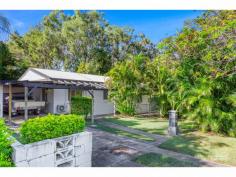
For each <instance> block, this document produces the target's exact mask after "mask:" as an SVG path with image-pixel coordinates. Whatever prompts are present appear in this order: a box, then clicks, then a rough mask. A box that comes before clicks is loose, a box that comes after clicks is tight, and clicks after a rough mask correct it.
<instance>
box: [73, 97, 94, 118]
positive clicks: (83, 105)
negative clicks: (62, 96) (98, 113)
mask: <svg viewBox="0 0 236 177" xmlns="http://www.w3.org/2000/svg"><path fill="white" fill-rule="evenodd" d="M71 113H72V114H77V115H85V116H86V117H87V116H88V114H91V113H92V99H91V98H89V97H82V96H73V97H72V98H71Z"/></svg>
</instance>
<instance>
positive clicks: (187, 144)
mask: <svg viewBox="0 0 236 177" xmlns="http://www.w3.org/2000/svg"><path fill="white" fill-rule="evenodd" d="M204 141H206V137H204V136H201V135H195V134H188V135H183V136H175V137H172V138H170V139H169V140H167V141H166V142H164V143H162V144H161V145H160V146H159V147H160V148H164V149H168V150H172V151H175V152H179V153H184V154H189V155H191V156H194V157H199V156H201V157H207V156H208V155H209V153H210V151H209V150H208V149H207V148H206V147H205V146H204V143H203V142H204Z"/></svg>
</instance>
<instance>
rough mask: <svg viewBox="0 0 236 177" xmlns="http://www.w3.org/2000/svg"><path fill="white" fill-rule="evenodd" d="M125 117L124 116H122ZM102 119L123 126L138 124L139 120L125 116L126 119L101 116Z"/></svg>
mask: <svg viewBox="0 0 236 177" xmlns="http://www.w3.org/2000/svg"><path fill="white" fill-rule="evenodd" d="M123 119H125V118H123ZM102 120H104V121H109V122H112V123H115V124H119V125H124V126H136V125H140V123H139V122H137V121H135V119H134V120H132V119H131V118H127V119H126V120H120V119H119V118H103V119H102Z"/></svg>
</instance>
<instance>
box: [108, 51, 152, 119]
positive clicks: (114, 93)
mask: <svg viewBox="0 0 236 177" xmlns="http://www.w3.org/2000/svg"><path fill="white" fill-rule="evenodd" d="M148 62H150V59H149V58H147V57H144V56H141V55H140V56H135V57H133V58H131V59H130V60H126V61H124V62H121V63H119V64H117V65H115V67H114V68H112V70H111V71H110V72H109V76H110V77H111V79H110V80H108V81H107V85H108V87H109V88H110V92H109V97H110V98H111V99H112V100H113V101H115V103H116V109H117V110H118V111H119V112H120V113H124V114H129V115H133V114H135V106H136V103H137V102H138V101H139V98H140V97H141V96H142V94H143V93H144V92H145V86H144V72H145V70H146V69H147V68H146V66H147V63H148Z"/></svg>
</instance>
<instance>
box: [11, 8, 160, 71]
mask: <svg viewBox="0 0 236 177" xmlns="http://www.w3.org/2000/svg"><path fill="white" fill-rule="evenodd" d="M9 44H10V45H9V47H10V49H12V48H14V55H18V56H19V54H17V52H20V55H22V54H23V57H24V58H25V59H26V60H28V61H29V63H30V65H31V66H35V67H42V68H56V69H64V70H68V71H78V72H86V73H97V74H105V73H107V72H108V71H109V70H110V69H111V68H112V66H114V64H115V63H116V62H118V61H122V60H125V59H127V58H129V57H128V56H129V55H137V54H143V55H145V56H150V57H154V56H155V55H156V53H157V50H156V48H155V46H154V44H152V43H151V41H150V40H148V39H147V38H146V37H145V36H144V35H137V34H135V32H134V30H133V29H130V28H120V27H115V26H111V25H110V24H109V23H108V22H107V21H106V20H105V19H104V17H103V15H102V14H101V13H99V12H96V11H87V12H80V11H75V13H74V15H72V16H70V15H65V14H64V12H63V11H52V12H51V13H50V14H49V15H48V16H46V17H45V18H44V19H43V21H42V22H41V23H40V24H39V25H38V26H36V27H35V28H33V29H31V30H30V31H29V32H27V33H26V34H25V35H24V36H22V37H21V36H17V35H16V36H15V37H14V38H12V41H11V42H10V43H9ZM16 46H18V48H20V49H17V50H16ZM22 52H23V53H22Z"/></svg>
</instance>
